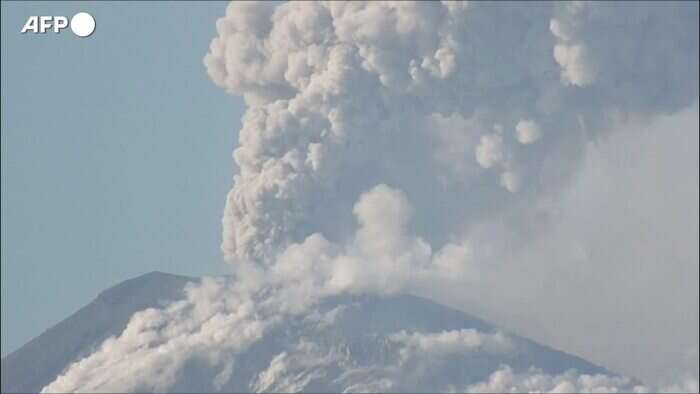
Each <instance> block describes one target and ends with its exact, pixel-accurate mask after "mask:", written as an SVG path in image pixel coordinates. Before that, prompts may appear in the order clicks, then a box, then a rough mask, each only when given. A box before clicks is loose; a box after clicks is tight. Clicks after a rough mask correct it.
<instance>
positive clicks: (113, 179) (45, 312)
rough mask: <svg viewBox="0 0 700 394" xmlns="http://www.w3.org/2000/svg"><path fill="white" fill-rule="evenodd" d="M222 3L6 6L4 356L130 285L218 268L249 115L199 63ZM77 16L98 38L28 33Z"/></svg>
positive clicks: (16, 3) (3, 46)
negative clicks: (235, 150) (33, 20)
mask: <svg viewBox="0 0 700 394" xmlns="http://www.w3.org/2000/svg"><path fill="white" fill-rule="evenodd" d="M225 6H226V3H223V2H212V3H197V5H195V6H193V4H191V3H189V4H188V3H185V2H173V3H169V4H168V5H167V6H165V7H164V6H163V3H146V4H144V3H140V2H139V3H138V4H137V3H109V2H92V3H87V4H77V3H59V2H50V3H38V2H37V3H24V2H4V1H3V2H2V354H3V355H5V354H7V353H9V352H11V351H13V350H14V349H16V348H17V347H18V346H20V345H21V344H23V343H24V342H26V341H27V340H29V339H31V338H33V337H34V336H36V335H38V334H40V333H41V332H42V331H43V330H45V329H46V328H48V327H50V326H51V325H53V324H55V323H56V322H58V321H60V320H62V319H64V318H65V317H66V316H68V315H69V314H71V313H72V312H74V311H75V310H76V309H77V308H79V307H81V306H82V305H84V304H86V303H88V302H89V301H90V300H91V299H92V298H93V297H94V296H96V295H97V293H98V292H100V291H101V290H104V289H105V288H107V287H109V286H111V285H113V284H116V283H118V282H120V281H122V280H124V279H127V278H131V277H134V276H137V275H140V274H143V273H146V272H149V271H153V270H161V271H167V272H171V273H180V274H188V275H202V274H205V273H206V274H212V273H218V272H221V271H222V270H223V267H224V265H223V264H222V263H221V260H222V258H221V253H220V252H219V244H220V241H221V230H220V227H221V226H220V223H221V209H222V206H223V202H224V196H225V193H226V191H227V190H228V188H229V187H230V185H231V168H232V166H233V162H232V160H231V147H232V146H233V145H234V142H235V141H236V139H237V133H238V127H239V126H238V125H239V118H240V114H241V113H242V110H243V108H242V100H240V99H239V98H237V97H232V96H228V95H226V94H225V93H224V92H223V91H222V90H221V89H218V88H216V87H215V86H214V85H213V84H212V83H211V81H210V80H209V78H208V77H207V75H206V70H205V69H204V67H203V66H202V57H203V56H204V54H205V53H206V51H207V49H208V46H209V40H210V39H211V36H212V35H213V34H214V33H215V28H214V27H215V26H214V22H215V20H216V18H217V17H219V16H220V15H221V14H222V13H223V11H224V9H225ZM78 11H87V12H90V13H91V14H92V15H93V16H94V17H95V19H96V21H97V28H96V31H95V33H94V34H93V35H92V36H91V37H89V38H86V39H80V38H78V37H76V36H75V35H73V34H72V33H70V32H69V31H65V32H63V33H62V34H59V35H55V34H44V35H35V34H20V29H21V28H22V26H23V25H24V22H25V21H26V19H27V17H28V16H29V15H65V16H72V15H73V14H75V13H76V12H78ZM194 262H196V263H194Z"/></svg>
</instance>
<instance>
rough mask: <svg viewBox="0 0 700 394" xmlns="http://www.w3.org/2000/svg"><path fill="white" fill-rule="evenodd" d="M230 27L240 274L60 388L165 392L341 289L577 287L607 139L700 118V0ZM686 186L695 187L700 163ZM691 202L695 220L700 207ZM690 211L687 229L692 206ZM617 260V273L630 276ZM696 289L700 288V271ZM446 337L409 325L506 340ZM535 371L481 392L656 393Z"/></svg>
mask: <svg viewBox="0 0 700 394" xmlns="http://www.w3.org/2000/svg"><path fill="white" fill-rule="evenodd" d="M217 32H218V36H217V37H216V38H214V40H213V41H212V43H211V46H210V51H209V53H208V54H207V55H206V57H205V58H204V63H205V65H206V68H207V71H208V73H209V75H210V77H211V79H212V80H213V81H214V82H215V83H216V84H217V85H218V86H220V87H222V88H224V89H226V90H227V91H228V92H230V93H232V94H236V95H241V96H242V97H243V98H244V99H245V102H246V105H247V111H246V113H245V115H244V118H243V126H242V128H241V130H240V137H239V146H238V147H237V148H236V149H235V151H234V154H233V157H234V159H235V161H236V163H237V164H238V167H239V169H240V173H239V174H237V175H236V176H235V177H234V183H233V189H232V190H231V191H230V193H229V194H228V196H227V199H226V207H225V212H224V218H223V242H222V250H223V253H224V256H225V258H226V260H227V261H229V262H230V263H231V265H232V267H233V270H234V271H235V278H236V279H234V280H231V281H220V280H207V281H205V282H204V283H203V284H202V285H201V286H199V287H196V286H194V287H191V288H190V289H189V290H188V293H187V294H188V297H187V299H186V300H184V301H182V302H180V303H176V304H173V305H171V306H169V307H168V308H165V309H162V310H148V311H144V312H140V313H139V314H137V315H135V316H134V317H133V318H132V320H131V322H130V324H129V326H128V327H127V329H126V330H125V331H124V333H123V334H122V335H121V336H120V337H118V338H112V339H110V340H108V341H107V342H105V343H104V344H103V345H102V347H101V348H100V349H98V350H97V351H96V352H95V353H94V354H92V355H90V356H88V357H86V358H85V359H83V360H81V361H79V362H77V363H75V364H74V365H72V366H71V367H70V368H69V369H68V370H67V371H66V372H65V373H64V374H63V375H62V376H61V377H59V378H58V379H57V380H56V381H55V382H53V383H52V384H51V385H49V386H47V387H46V388H45V391H47V392H48V391H72V390H77V389H81V390H87V391H94V390H106V391H123V390H133V391H143V390H156V391H161V390H166V389H167V388H168V387H170V386H171V385H172V384H173V382H174V381H175V380H176V379H177V378H176V375H177V373H178V371H179V370H181V369H182V368H183V367H184V366H185V364H186V363H187V362H188V360H191V359H192V358H197V359H204V360H206V362H208V363H210V364H211V365H215V366H217V367H218V368H220V373H219V374H218V375H217V376H216V379H218V381H221V382H226V381H227V379H228V378H229V377H230V375H231V370H232V369H233V368H235V357H234V356H235V354H236V353H237V352H240V351H243V350H245V349H246V348H248V347H249V346H251V345H252V344H254V343H255V342H256V341H258V340H259V339H260V338H261V337H262V336H264V335H265V333H266V332H268V331H269V330H270V329H273V328H274V327H275V326H276V325H279V324H280V323H281V322H283V321H284V320H285V319H287V318H288V317H290V316H296V315H299V314H301V313H304V312H306V311H308V309H309V308H310V307H311V306H313V305H314V304H315V303H317V302H318V301H319V300H320V299H322V298H323V297H326V296H328V295H335V294H341V293H360V292H373V293H387V292H388V293H391V292H399V291H408V292H414V293H419V294H422V295H427V296H429V297H430V296H432V297H433V298H438V299H446V298H450V297H446V296H445V294H440V289H441V288H442V289H443V290H444V289H450V290H454V291H455V292H456V293H455V294H460V297H461V298H460V297H456V298H458V299H460V301H464V304H463V306H469V307H473V308H475V309H477V310H479V308H480V307H479V306H478V305H476V304H478V303H477V301H478V300H479V297H478V296H476V294H477V293H479V292H482V294H488V295H490V296H491V295H492V296H493V297H492V298H490V300H487V301H485V303H484V304H483V305H484V306H482V307H481V311H482V312H483V311H486V314H487V315H489V311H491V313H490V315H491V316H496V317H498V316H499V313H498V312H493V311H496V310H501V311H504V310H507V311H512V310H513V309H509V307H508V306H506V305H497V303H498V302H502V301H503V300H506V299H507V300H509V301H512V300H513V298H508V297H509V295H512V294H513V293H512V292H510V291H509V290H508V288H506V286H505V285H503V284H505V283H508V285H510V283H509V282H508V280H511V281H512V280H515V279H508V278H509V277H513V274H508V272H517V280H518V283H516V284H515V285H514V286H513V287H512V288H517V289H522V290H523V294H525V295H527V296H523V297H530V296H531V297H530V298H523V300H526V301H527V302H529V301H533V300H539V299H540V298H541V296H542V294H534V293H535V292H534V291H530V290H531V289H532V288H540V289H542V288H543V285H542V282H541V281H542V280H544V279H545V277H544V276H543V274H542V273H543V272H545V271H547V272H550V273H552V275H555V274H557V273H563V274H562V275H563V277H564V279H566V281H565V283H576V282H572V281H571V280H570V279H571V278H572V277H573V278H575V277H576V274H577V272H578V271H577V270H580V271H581V272H584V273H589V272H591V271H588V270H587V269H585V268H571V265H573V266H574V267H576V264H580V267H584V265H585V264H586V262H587V261H589V260H590V258H589V256H588V254H587V253H589V251H587V250H586V248H585V247H582V246H580V245H577V244H576V243H575V242H573V243H571V242H569V241H571V239H569V238H567V235H568V233H566V232H565V231H564V232H558V230H560V229H562V228H565V229H566V227H565V226H564V227H561V226H560V224H559V223H560V222H561V218H562V215H561V212H560V208H561V207H562V206H567V205H565V204H570V205H569V207H570V206H571V203H570V200H571V197H570V195H569V194H567V191H568V190H570V189H571V188H572V187H573V188H575V187H576V185H578V184H580V181H579V180H578V179H579V178H577V175H578V174H580V173H581V172H582V171H584V172H585V171H586V168H588V166H589V165H590V158H591V151H592V150H593V151H594V152H595V147H596V146H597V144H604V143H605V141H608V140H609V139H611V140H614V135H621V136H623V137H620V138H636V137H635V135H636V133H637V130H634V129H633V130H630V128H629V127H622V126H621V125H625V124H629V122H637V123H638V124H643V123H645V122H647V121H648V120H649V119H656V118H657V117H658V116H661V115H666V114H673V113H676V112H677V111H680V110H682V109H684V108H687V107H691V108H694V110H692V111H694V112H693V113H694V114H695V117H696V118H697V103H696V100H697V97H698V4H697V2H683V3H664V5H663V6H660V5H659V4H654V3H647V2H644V3H629V2H625V3H610V2H596V3H584V2H567V3H550V2H546V3H527V4H513V3H508V4H505V3H484V2H477V3H462V2H451V1H450V2H443V3H438V2H418V3H409V2H396V3H392V2H386V3H385V2H368V3H362V2H347V3H345V2H328V3H321V2H288V3H283V4H280V3H271V2H263V3H252V2H235V3H232V4H231V5H230V6H229V7H228V9H227V11H226V15H225V16H224V17H223V18H221V19H219V20H218V21H217ZM696 125H697V121H696ZM696 127H697V126H696ZM615 133H617V134H615ZM690 133H691V135H692V133H695V134H694V135H693V138H694V139H695V141H697V131H692V130H691V131H690ZM687 135H689V134H688V133H687V132H685V134H683V133H682V134H681V137H680V138H686V136H687ZM691 140H692V139H691ZM666 142H673V141H671V140H670V139H669V140H667V141H666ZM666 142H664V143H666ZM695 145H697V142H696V143H695ZM644 146H645V147H647V148H648V146H647V145H644ZM690 155H691V156H690V157H691V158H692V157H693V156H692V155H695V161H697V150H696V151H694V152H690ZM696 164H697V163H696ZM577 182H579V183H577ZM689 182H690V183H689V185H690V186H689V189H688V193H690V194H687V195H689V196H691V197H692V196H693V193H695V194H694V196H695V201H697V182H698V181H697V172H695V173H693V174H691V176H690V178H689ZM693 182H694V183H693ZM572 185H574V186H572ZM683 196H684V197H683V202H684V203H685V204H692V203H689V202H688V201H690V199H688V200H685V196H686V194H683ZM560 200H563V201H566V203H565V204H559V203H557V202H558V201H560ZM578 203H579V205H574V206H576V207H584V206H586V204H587V202H585V201H584V202H580V201H579V202H578ZM652 205H654V204H652ZM654 206H655V205H654ZM686 206H687V205H686ZM589 208H590V207H589ZM591 209H593V210H597V209H598V208H596V207H592V208H591ZM688 209H690V210H691V212H689V215H690V219H689V220H690V226H689V232H690V233H691V235H692V233H693V231H694V232H695V234H697V217H698V211H697V205H695V206H694V207H693V206H692V205H690V206H689V207H688ZM692 209H694V211H692ZM594 216H595V215H594ZM563 217H564V220H569V219H570V217H567V216H566V215H564V216H563ZM567 218H568V219H567ZM576 220H579V221H576ZM576 220H573V221H571V222H573V223H576V224H581V227H582V228H588V227H587V226H588V225H587V224H582V222H581V221H580V220H581V219H580V218H578V217H577V218H576ZM678 220H680V222H677V221H670V222H669V223H670V224H669V225H670V226H674V225H676V224H677V223H683V225H686V224H687V223H686V222H685V221H683V220H685V219H683V218H681V217H680V216H679V218H678ZM625 223H627V222H625ZM602 225H605V223H603V224H602ZM693 226H694V227H693ZM620 230H621V231H628V229H627V228H622V229H620ZM606 234H607V235H608V236H609V238H606V239H608V240H609V241H610V242H612V241H613V239H612V238H615V236H613V235H611V234H609V233H606ZM620 238H621V239H623V238H624V237H620ZM630 238H632V237H631V236H630ZM682 239H685V238H682ZM596 240H597V242H598V241H600V239H597V238H596ZM630 242H631V241H630ZM599 244H600V242H599ZM687 245H688V243H682V244H679V248H680V250H684V248H685V247H686V246H687ZM691 245H692V243H691ZM695 248H696V249H695V252H693V251H692V250H691V251H690V252H688V253H689V255H690V256H691V258H692V256H693V253H695V254H694V256H695V258H696V260H695V261H694V262H693V261H690V262H689V263H690V264H691V267H693V266H692V264H695V265H694V267H695V268H694V269H695V272H696V273H697V244H695ZM573 249H575V250H577V251H579V252H578V253H577V254H576V256H578V258H572V253H571V250H573ZM550 252H554V253H553V254H552V256H548V253H550ZM620 256H621V257H626V256H627V255H625V254H624V253H622V254H618V255H614V256H613V257H620ZM659 256H661V257H663V256H665V255H663V254H660V255H659ZM687 256H688V255H687V254H684V255H682V256H680V257H679V258H680V259H681V260H683V262H684V264H688V261H686V258H687ZM598 257H599V258H600V259H602V260H601V261H604V263H605V264H611V265H613V263H614V262H612V261H608V260H606V259H609V258H610V256H598ZM557 258H560V259H562V260H561V261H553V260H554V259H557ZM540 260H542V261H540ZM524 262H526V263H528V264H532V266H527V265H524V264H522V263H524ZM518 263H521V264H518ZM509 264H511V265H509ZM653 264H655V263H654V262H652V263H650V265H645V267H648V266H653ZM538 267H539V268H538ZM542 267H546V269H544V268H542ZM683 267H685V266H683ZM528 270H531V271H532V273H533V276H531V278H532V280H533V281H532V282H527V278H528V276H527V271H528ZM611 271H612V273H609V274H607V273H604V274H602V275H609V276H610V277H612V278H617V279H619V278H620V276H616V274H615V272H616V271H615V268H614V267H613V268H612V269H611ZM523 272H525V274H523ZM620 272H623V271H620ZM627 272H628V271H624V274H625V275H626V274H627ZM674 272H678V271H674ZM621 275H622V274H621ZM695 278H697V274H696V275H695ZM557 279H558V278H556V277H555V278H554V279H553V280H557ZM592 279H593V280H595V278H592ZM499 283H501V286H503V288H501V287H500V286H499ZM606 283H607V282H606ZM436 284H439V285H436ZM443 285H444V286H445V287H443ZM487 286H488V287H487ZM544 287H545V288H547V286H544ZM460 288H461V289H464V292H462V293H460V292H459V291H458V290H456V289H460ZM682 288H683V289H686V288H690V289H691V290H693V289H694V290H695V296H697V279H695V281H694V282H691V283H690V284H689V285H688V286H686V287H682ZM436 289H437V290H436ZM581 291H582V290H581ZM581 291H578V292H579V293H580V292H581ZM682 295H683V296H685V295H686V293H683V294H682ZM595 297H596V295H591V300H592V299H595ZM452 298H453V299H454V298H455V297H452ZM550 298H552V297H551V296H550ZM554 298H557V297H554ZM524 302H525V301H524ZM693 302H695V305H697V301H693V300H691V301H690V303H691V304H692V303H693ZM543 310H545V309H544V307H543ZM533 313H535V314H536V312H533ZM693 313H695V314H696V315H695V320H694V321H693V322H691V329H692V324H694V325H695V327H696V332H697V308H695V312H693ZM503 315H504V313H501V314H500V316H501V317H502V316H503ZM505 320H508V319H505ZM511 322H512V321H511ZM233 332H235V333H236V335H231V333H233ZM444 335H446V336H440V335H438V336H433V337H419V336H416V335H415V334H407V333H397V334H396V336H395V337H394V339H395V340H397V341H403V343H405V344H406V346H407V348H406V349H409V350H406V352H410V349H414V350H415V349H416V347H418V348H420V347H421V346H423V347H430V348H435V347H437V348H439V347H440V346H441V345H440V344H441V343H443V342H444V341H452V340H457V341H461V342H460V343H462V344H463V345H464V346H465V347H469V346H470V344H474V343H478V345H483V344H484V343H486V344H487V345H488V344H490V345H489V346H493V347H497V348H499V349H501V350H503V349H506V348H507V346H505V345H504V343H505V342H507V341H505V340H501V339H502V338H501V339H499V338H497V337H482V336H480V334H478V333H472V332H468V331H467V332H457V333H449V334H444ZM426 338H427V339H426ZM588 339H589V340H590V339H591V338H588ZM497 344H500V345H503V346H501V347H499V346H496V345H497ZM693 345H694V346H695V349H697V340H695V341H694V343H691V344H690V346H693ZM301 348H303V349H306V350H308V351H311V350H309V349H308V346H306V347H305V346H301ZM421 349H422V348H421ZM306 350H305V351H306ZM312 350H313V349H312ZM421 351H422V350H421ZM695 352H696V353H695V357H696V358H697V350H695ZM329 354H330V353H329ZM406 354H407V353H406ZM331 356H332V355H329V356H328V357H331ZM292 359H293V360H297V361H298V362H299V363H302V364H303V363H311V362H318V360H325V359H324V358H322V357H320V356H319V357H316V356H309V357H304V356H303V355H298V356H297V357H296V358H293V357H292V356H291V355H284V356H280V357H279V358H276V359H275V360H273V364H274V365H271V366H270V370H269V371H268V372H266V373H267V374H263V375H261V376H260V377H259V379H258V383H257V386H256V387H257V388H258V389H260V390H267V389H269V388H271V387H276V386H273V385H272V383H271V382H272V381H273V380H274V379H273V378H274V377H275V376H278V375H279V374H281V373H282V372H280V371H283V370H285V368H288V367H287V364H288V363H289V360H292ZM232 360H233V361H232ZM693 369H694V370H693ZM531 375H532V376H522V375H518V374H516V373H513V372H512V371H511V370H509V369H508V368H507V367H504V369H503V370H500V371H495V372H494V374H493V375H491V377H490V378H489V380H488V381H486V382H484V383H482V384H478V385H474V386H469V387H467V388H466V390H468V391H472V390H474V391H479V390H487V391H501V390H506V391H508V390H510V391H522V390H525V391H531V390H532V391H543V390H544V391H550V390H551V391H556V390H560V391H561V390H563V389H566V390H569V391H582V390H594V389H600V387H616V388H617V389H620V390H625V389H629V388H633V389H635V390H637V389H639V390H642V389H643V387H641V386H640V387H636V386H635V385H634V384H633V383H632V381H631V380H625V379H624V378H619V379H622V380H619V379H618V378H612V377H598V378H596V377H586V376H578V375H574V374H569V375H563V376H550V375H545V374H543V373H541V372H539V371H533V372H532V374H531ZM691 375H695V376H697V360H696V361H695V365H694V366H692V367H691ZM606 379H607V380H606ZM616 379H617V380H616ZM285 382H286V383H288V384H289V385H288V386H280V387H298V385H299V384H300V382H298V381H285ZM382 382H384V383H387V382H389V381H387V380H378V381H376V382H374V383H372V384H374V385H372V384H370V383H371V382H370V383H367V384H368V385H369V386H362V387H370V388H371V387H374V388H375V389H380V388H386V387H385V386H382V384H384V383H382ZM695 382H697V379H696V380H695ZM375 383H376V384H375ZM295 384H296V385H297V386H295ZM358 387H359V386H358ZM684 387H685V386H684ZM694 387H695V390H697V383H695V386H694ZM454 389H455V390H464V389H465V388H464V387H460V388H454ZM690 389H691V390H692V387H691V388H690Z"/></svg>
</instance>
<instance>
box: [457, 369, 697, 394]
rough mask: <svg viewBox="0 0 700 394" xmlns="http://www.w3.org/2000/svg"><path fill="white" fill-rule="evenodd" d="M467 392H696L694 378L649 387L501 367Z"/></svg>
mask: <svg viewBox="0 0 700 394" xmlns="http://www.w3.org/2000/svg"><path fill="white" fill-rule="evenodd" d="M464 392H467V393H697V392H698V381H697V379H696V378H695V379H693V378H690V379H686V380H684V381H683V382H682V383H681V384H677V385H671V386H655V387H649V386H644V385H641V384H638V383H634V382H633V381H632V380H631V379H629V378H624V377H623V378H621V377H614V376H607V375H603V374H598V375H586V374H578V373H576V371H573V370H572V371H568V372H566V373H564V374H561V375H550V374H546V373H544V372H542V371H540V370H537V369H532V370H530V371H528V372H527V373H515V372H513V370H512V369H511V368H510V367H508V366H504V367H502V368H501V369H499V370H497V371H494V372H493V373H492V374H491V376H489V378H488V380H487V381H485V382H481V383H476V384H473V385H470V386H468V387H467V388H466V389H465V390H464Z"/></svg>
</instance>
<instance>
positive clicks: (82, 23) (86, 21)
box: [21, 12, 95, 37]
mask: <svg viewBox="0 0 700 394" xmlns="http://www.w3.org/2000/svg"><path fill="white" fill-rule="evenodd" d="M68 26H69V23H68V18H66V17H65V16H37V15H32V16H30V17H29V18H27V21H26V22H25V23H24V27H23V28H22V30H21V33H22V34H26V33H35V34H44V33H46V32H49V31H51V32H54V33H60V32H61V31H62V30H63V29H65V28H66V27H68ZM70 29H71V30H72V31H73V33H74V34H75V35H76V36H78V37H89V36H90V35H91V34H92V33H93V32H94V31H95V18H93V17H92V15H90V14H88V13H87V12H79V13H77V14H75V15H73V17H72V18H70Z"/></svg>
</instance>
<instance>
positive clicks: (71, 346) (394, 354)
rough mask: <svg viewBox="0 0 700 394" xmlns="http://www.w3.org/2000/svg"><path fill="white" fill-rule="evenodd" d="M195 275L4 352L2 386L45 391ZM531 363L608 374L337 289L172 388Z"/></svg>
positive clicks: (111, 293) (347, 382)
mask: <svg viewBox="0 0 700 394" xmlns="http://www.w3.org/2000/svg"><path fill="white" fill-rule="evenodd" d="M190 281H196V279H193V278H187V277H182V276H176V275H170V274H165V273H159V272H154V273H150V274H146V275H143V276H140V277H138V278H135V279H131V280H127V281H125V282H123V283H121V284H119V285H117V286H114V287H112V288H110V289H108V290H106V291H104V292H102V293H101V294H100V295H99V296H98V297H97V298H96V299H95V300H94V301H93V302H91V303H90V304H88V305H87V306H85V307H84V308H82V309H81V310H79V311H78V312H76V313H75V314H73V315H72V316H70V317H68V318H67V319H66V320H64V321H62V322H61V323H59V324H57V325H56V326H54V327H52V328H50V329H49V330H47V331H46V332H44V333H43V334H41V335H40V336H38V337H37V338H35V339H33V340H32V341H30V342H29V343H27V344H26V345H24V346H23V347H21V348H20V349H18V350H17V351H15V352H14V353H12V354H10V355H8V356H7V357H6V358H4V359H3V360H2V392H38V391H40V390H41V389H42V388H43V387H44V386H46V385H47V384H49V383H50V382H52V381H53V380H54V379H55V378H56V377H57V376H58V375H59V374H60V373H61V372H62V371H63V370H65V369H66V368H67V367H68V366H69V365H70V363H72V362H74V361H76V360H79V359H80V358H82V357H83V356H85V355H87V354H89V353H91V352H92V351H94V350H95V349H96V348H97V347H98V346H99V345H100V344H101V343H102V342H103V341H104V340H105V339H106V338H108V337H110V336H115V335H119V334H120V333H121V331H122V330H123V329H124V328H125V327H126V324H127V322H128V319H129V317H130V316H131V315H132V314H133V313H134V312H136V311H139V310H142V309H145V308H148V307H158V306H160V305H163V304H165V303H167V302H168V301H170V300H175V299H178V298H180V297H181V296H182V292H183V288H184V286H185V284H186V283H187V282H190ZM231 335H236V334H235V333H231ZM504 366H507V367H504ZM533 367H535V368H537V369H538V370H539V372H540V373H544V374H548V376H549V375H551V376H554V375H559V374H562V373H565V372H566V371H568V370H570V369H575V370H576V371H577V372H578V373H582V374H599V373H602V374H608V372H607V371H605V370H604V369H603V368H601V367H598V366H596V365H593V364H591V363H589V362H587V361H585V360H582V359H580V358H578V357H575V356H572V355H569V354H566V353H562V352H560V351H557V350H554V349H551V348H548V347H545V346H542V345H539V344H537V343H535V342H533V341H530V340H527V339H525V338H522V337H518V336H515V335H510V334H507V333H505V332H503V331H502V330H499V329H498V328H497V327H495V326H493V325H491V324H489V323H487V322H484V321H482V320H480V319H478V318H475V317H472V316H469V315H467V314H465V313H462V312H459V311H456V310H453V309H450V308H447V307H444V306H442V305H439V304H436V303H433V302H431V301H428V300H425V299H422V298H418V297H415V296H410V295H395V296H369V295H362V296H336V297H331V298H327V299H325V300H323V301H322V302H321V303H320V304H318V305H317V306H316V307H315V308H313V309H312V310H311V311H310V312H308V313H306V314H304V315H302V316H299V317H296V318H294V319H293V320H291V321H289V322H288V323H287V324H284V325H280V326H279V328H277V329H276V330H274V331H272V332H270V333H269V334H267V335H266V336H265V337H264V338H263V340H261V341H259V342H257V343H255V344H254V345H253V346H252V347H250V348H249V349H247V350H246V351H245V352H244V353H243V354H241V355H238V356H237V357H236V358H235V360H234V359H233V358H232V359H231V362H230V363H228V367H227V368H224V370H225V371H224V372H221V369H220V368H219V369H213V368H211V366H210V364H209V363H207V362H206V360H197V359H194V360H192V361H191V362H189V363H188V364H187V365H186V366H185V368H184V369H183V370H182V371H181V373H180V374H179V377H178V378H177V381H176V382H175V384H174V385H173V386H172V387H171V388H170V390H171V391H174V392H215V391H221V392H249V391H268V392H269V391H276V392H291V391H312V392H342V391H352V392H357V391H375V392H376V391H410V392H419V391H432V392H434V391H451V390H456V391H464V390H465V388H467V387H470V385H473V384H475V383H478V382H483V381H488V379H489V377H490V376H492V374H493V373H494V371H502V372H503V371H505V372H507V373H511V374H517V373H531V372H532V371H533V370H532V368H533ZM504 368H505V369H504Z"/></svg>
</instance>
